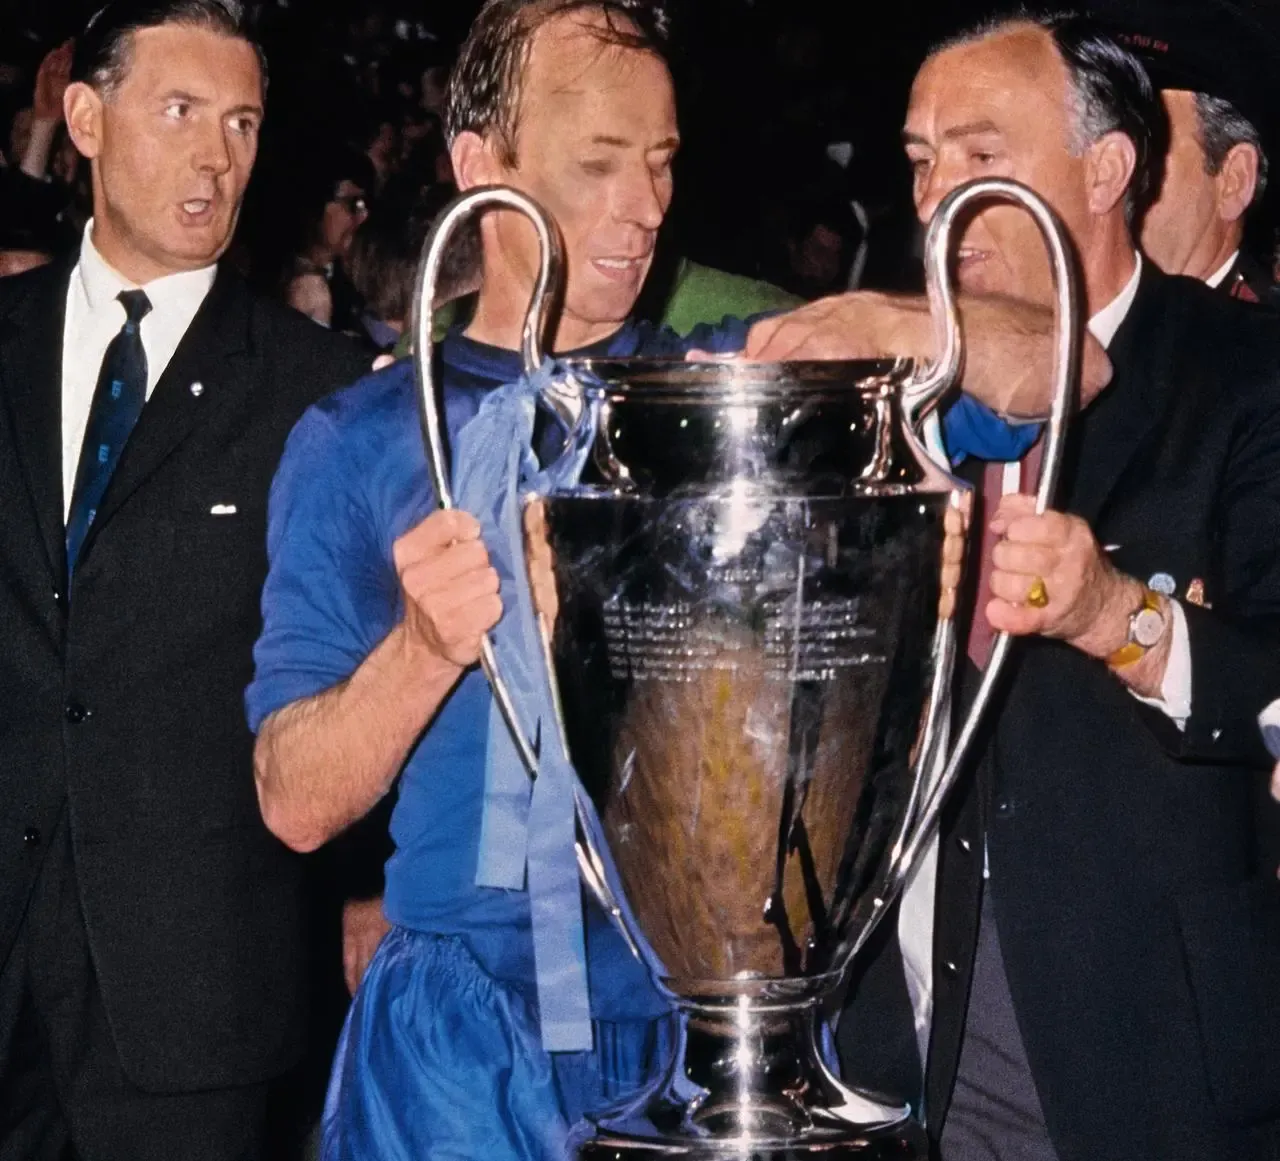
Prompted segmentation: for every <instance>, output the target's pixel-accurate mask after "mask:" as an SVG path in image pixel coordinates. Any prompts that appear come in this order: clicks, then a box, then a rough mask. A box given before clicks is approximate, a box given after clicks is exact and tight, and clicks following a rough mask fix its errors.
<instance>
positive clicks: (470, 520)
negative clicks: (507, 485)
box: [393, 509, 502, 669]
mask: <svg viewBox="0 0 1280 1161" xmlns="http://www.w3.org/2000/svg"><path fill="white" fill-rule="evenodd" d="M393 555H394V558H395V565H396V572H397V573H398V574H399V576H400V586H401V588H402V589H403V590H404V623H405V628H406V629H407V631H408V632H409V634H410V635H411V636H412V637H413V638H414V639H415V640H417V641H419V642H420V643H421V644H423V645H425V646H426V647H427V648H428V649H429V650H430V651H431V652H432V653H434V654H435V655H436V656H437V657H441V658H443V659H444V660H446V661H449V662H450V663H452V664H454V665H457V666H460V667H462V668H464V669H465V668H466V667H467V666H469V665H474V664H475V663H476V662H477V661H478V660H479V658H480V638H481V636H482V635H483V634H484V633H486V632H488V631H489V630H490V629H492V628H493V627H494V625H496V624H497V623H498V620H499V618H501V616H502V599H501V597H500V596H499V595H498V574H497V571H496V570H495V569H494V568H493V566H492V565H490V563H489V553H488V552H487V551H486V550H485V547H484V542H483V541H482V540H481V539H480V523H479V521H478V520H476V518H475V517H474V516H472V515H471V514H470V513H467V512H460V511H458V510H457V509H449V510H447V511H442V512H433V513H432V514H431V515H430V516H428V517H427V518H426V519H425V520H424V521H423V522H422V523H421V524H419V525H418V526H417V527H416V528H411V529H410V530H409V531H408V532H406V533H405V534H404V535H403V536H402V537H400V539H399V540H397V541H396V542H395V545H394V547H393Z"/></svg>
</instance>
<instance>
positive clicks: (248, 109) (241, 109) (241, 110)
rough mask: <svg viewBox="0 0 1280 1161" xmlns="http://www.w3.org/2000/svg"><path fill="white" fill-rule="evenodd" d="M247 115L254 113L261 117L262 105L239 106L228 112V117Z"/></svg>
mask: <svg viewBox="0 0 1280 1161" xmlns="http://www.w3.org/2000/svg"><path fill="white" fill-rule="evenodd" d="M245 113H252V114H253V115H254V116H255V117H261V116H262V113H263V109H262V106H261V105H237V106H236V107H235V108H234V109H228V110H227V116H228V117H237V116H243V115H244V114H245Z"/></svg>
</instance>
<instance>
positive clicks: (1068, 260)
mask: <svg viewBox="0 0 1280 1161" xmlns="http://www.w3.org/2000/svg"><path fill="white" fill-rule="evenodd" d="M991 201H1004V202H1012V203H1013V204H1015V205H1018V206H1021V207H1022V208H1023V209H1025V210H1026V211H1027V212H1028V213H1029V214H1031V216H1032V217H1033V218H1034V219H1035V222H1036V225H1037V226H1038V227H1039V229H1040V233H1041V235H1042V237H1043V238H1044V241H1045V245H1046V246H1047V248H1048V250H1049V255H1050V259H1051V264H1052V269H1053V288H1054V299H1055V320H1056V327H1055V343H1054V382H1053V396H1052V400H1053V402H1052V406H1051V410H1050V413H1049V424H1048V431H1047V433H1046V437H1045V447H1044V457H1043V460H1042V462H1041V468H1040V479H1039V482H1038V483H1037V486H1036V493H1035V495H1036V512H1037V513H1043V512H1044V511H1045V509H1046V508H1048V506H1049V503H1050V500H1051V499H1052V497H1053V494H1054V491H1055V490H1056V488H1057V483H1058V477H1059V475H1060V473H1061V470H1062V460H1063V451H1064V446H1065V439H1066V430H1067V420H1068V417H1069V416H1070V414H1071V411H1072V409H1073V407H1074V405H1075V402H1076V385H1077V383H1078V382H1079V377H1080V358H1081V339H1082V332H1083V321H1084V320H1083V317H1082V315H1081V312H1080V288H1079V283H1078V279H1077V275H1076V266H1075V261H1074V255H1073V253H1072V250H1071V243H1070V241H1069V238H1068V235H1067V233H1066V229H1065V227H1064V226H1063V225H1062V223H1061V222H1060V221H1059V219H1058V217H1057V215H1056V214H1055V213H1054V212H1053V211H1052V210H1051V209H1050V208H1049V207H1048V205H1046V204H1045V202H1044V201H1043V200H1042V199H1041V198H1039V197H1038V196H1036V195H1035V194H1034V193H1032V192H1031V190H1029V189H1028V188H1027V187H1026V186H1024V185H1021V184H1020V183H1018V182H1013V181H1005V180H1001V179H996V178H992V179H988V180H981V181H974V182H970V183H968V184H967V185H964V186H961V187H960V188H958V189H956V190H953V191H952V192H951V193H950V194H948V195H947V197H946V198H944V199H943V200H942V202H941V203H940V204H939V206H938V209H937V211H936V212H935V213H934V215H933V218H932V220H931V221H930V223H929V232H928V234H927V236H926V238H925V279H926V285H927V289H928V295H929V304H930V307H931V309H932V313H933V319H934V324H935V327H936V328H937V337H938V349H939V355H938V358H937V360H936V362H934V363H933V365H932V366H931V367H930V368H929V370H928V372H927V373H926V374H925V375H924V376H923V377H922V378H921V379H920V380H919V381H918V382H916V383H913V384H912V385H910V386H909V387H908V388H907V389H906V390H905V392H904V399H903V404H904V411H905V413H906V418H907V421H908V423H909V424H911V426H912V427H913V428H918V427H919V425H920V423H921V422H922V421H923V420H924V419H925V418H927V417H928V415H929V413H930V412H931V411H932V409H933V408H934V407H935V406H936V405H937V403H938V401H939V400H940V399H941V398H942V396H943V395H945V394H946V392H947V391H948V390H949V389H950V388H951V387H952V386H953V385H954V384H955V383H956V381H957V380H958V378H959V376H960V372H961V370H962V367H963V362H964V357H963V343H962V340H961V333H960V317H959V309H958V307H957V304H956V295H955V290H954V288H953V287H952V284H951V277H950V271H949V264H950V258H951V238H952V233H953V231H954V228H955V225H956V222H957V221H958V220H959V219H960V218H961V217H962V216H964V215H965V214H966V213H967V212H969V211H971V210H972V207H973V206H974V205H975V204H977V203H982V202H991ZM975 599H978V600H980V599H981V594H975ZM949 631H952V632H953V630H950V629H949ZM1012 643H1013V642H1012V638H1011V637H1010V635H1009V634H1008V633H1000V634H999V635H998V636H997V637H996V639H995V644H994V647H993V649H992V653H991V659H990V661H989V662H988V664H987V667H986V670H985V672H984V673H983V678H982V682H981V684H980V686H979V688H978V693H977V695H976V697H975V698H974V701H973V704H972V705H971V706H970V708H969V712H968V714H967V716H966V718H965V721H964V724H963V726H962V727H961V729H960V732H959V735H958V736H957V737H956V740H955V744H954V745H953V746H952V748H951V750H950V753H948V754H947V756H946V759H945V761H944V762H943V763H941V766H942V772H941V774H940V775H939V776H938V777H937V778H936V779H934V780H933V781H932V784H931V785H929V784H928V783H927V782H926V783H925V784H926V785H927V787H928V789H927V792H926V794H925V796H924V799H923V803H922V805H921V806H920V808H919V810H918V812H917V813H916V816H915V820H914V825H912V826H911V827H909V828H908V831H907V834H906V835H905V837H904V839H903V841H902V843H901V844H900V846H899V849H898V852H897V857H896V859H895V861H894V863H893V865H892V868H891V870H890V874H889V880H888V882H889V890H888V891H887V893H886V898H885V902H886V903H888V902H890V901H891V900H892V897H893V895H894V894H895V893H896V892H897V890H899V889H901V887H902V885H903V884H904V883H905V882H906V879H907V877H908V876H909V875H910V874H911V872H912V871H913V870H914V868H915V865H916V862H917V861H918V859H919V857H920V855H921V853H922V852H923V850H924V848H925V846H926V845H927V844H928V843H929V841H930V840H931V839H932V837H933V834H934V832H935V830H936V828H937V825H938V820H939V818H940V816H941V813H942V807H943V804H944V803H945V801H946V798H947V795H948V794H949V793H950V792H951V789H952V788H953V787H954V786H955V784H956V782H957V780H958V779H959V777H960V773H961V770H962V769H963V766H964V762H965V759H966V757H967V755H968V752H969V750H970V748H971V746H972V744H973V739H974V736H975V734H976V733H977V730H978V727H979V725H980V724H981V722H982V718H983V716H984V714H985V713H986V712H987V710H988V709H989V707H990V703H991V699H992V695H993V693H994V690H995V687H996V684H997V682H998V681H999V680H1000V674H1001V671H1002V669H1003V668H1004V664H1005V661H1006V659H1007V658H1008V656H1009V650H1010V647H1011V645H1012ZM952 648H954V642H953V643H952ZM935 681H936V682H937V681H941V682H950V681H951V666H950V665H946V664H943V665H939V667H938V672H937V674H936V676H935ZM935 701H936V702H938V704H940V705H941V706H942V707H943V709H942V717H943V720H945V718H946V717H947V716H948V710H949V703H950V689H949V686H948V687H947V688H946V689H944V690H941V691H939V690H935ZM923 760H925V761H927V760H928V757H926V758H925V759H923ZM869 930H870V929H867V930H866V931H864V932H863V933H862V937H861V939H859V940H858V943H857V945H855V946H850V947H847V948H842V949H841V950H842V952H844V953H845V954H844V955H842V956H841V957H840V958H841V959H842V961H843V962H842V964H841V965H840V966H847V964H848V963H849V962H851V960H852V957H853V955H854V954H855V953H856V951H857V947H858V946H861V944H862V943H864V942H865V940H866V937H867V935H868V934H869Z"/></svg>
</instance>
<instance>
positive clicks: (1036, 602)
mask: <svg viewBox="0 0 1280 1161" xmlns="http://www.w3.org/2000/svg"><path fill="white" fill-rule="evenodd" d="M1048 603H1049V590H1048V588H1047V587H1046V586H1045V583H1044V577H1041V576H1038V577H1036V579H1035V580H1033V581H1032V582H1031V587H1030V588H1029V589H1028V590H1027V604H1028V605H1030V606H1031V607H1032V608H1033V609H1043V608H1044V607H1045V606H1046V605H1047V604H1048Z"/></svg>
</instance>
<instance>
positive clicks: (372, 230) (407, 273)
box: [347, 215, 430, 351]
mask: <svg viewBox="0 0 1280 1161" xmlns="http://www.w3.org/2000/svg"><path fill="white" fill-rule="evenodd" d="M429 227H430V223H429V222H424V221H422V220H421V219H418V218H407V217H404V216H402V215H380V216H375V217H372V218H370V219H369V220H368V221H367V222H365V223H364V225H362V226H361V227H360V228H359V229H358V230H357V231H356V235H355V240H354V241H353V242H352V244H351V252H350V258H349V261H348V264H347V265H348V270H349V273H350V277H351V284H352V285H353V286H354V287H355V290H356V293H357V294H359V295H360V297H361V299H363V300H364V308H365V309H364V315H363V317H362V319H361V322H362V324H363V327H364V330H365V333H366V334H367V335H368V336H369V338H370V340H371V341H372V342H373V345H374V346H376V347H377V348H378V350H379V351H389V350H391V349H392V348H393V347H395V345H396V343H397V342H398V341H399V339H400V335H401V334H402V332H403V331H404V328H405V326H406V325H407V323H408V319H409V312H410V308H411V307H412V306H413V281H414V273H415V271H416V270H417V266H418V258H419V255H420V254H421V252H422V243H423V240H424V239H425V238H426V236H427V230H428V229H429Z"/></svg>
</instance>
